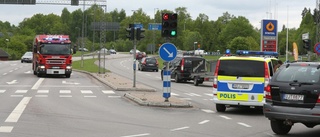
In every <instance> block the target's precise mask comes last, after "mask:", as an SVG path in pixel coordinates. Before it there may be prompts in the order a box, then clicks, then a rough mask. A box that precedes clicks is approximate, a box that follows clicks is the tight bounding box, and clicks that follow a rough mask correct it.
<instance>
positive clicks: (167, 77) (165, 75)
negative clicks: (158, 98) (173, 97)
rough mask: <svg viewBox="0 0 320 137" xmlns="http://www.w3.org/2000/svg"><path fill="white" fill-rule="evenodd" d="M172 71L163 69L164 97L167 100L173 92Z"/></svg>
mask: <svg viewBox="0 0 320 137" xmlns="http://www.w3.org/2000/svg"><path fill="white" fill-rule="evenodd" d="M170 75H171V74H170V71H168V70H164V71H163V97H164V98H165V102H167V101H169V100H168V98H169V97H170V93H171V83H170V82H171V78H170Z"/></svg>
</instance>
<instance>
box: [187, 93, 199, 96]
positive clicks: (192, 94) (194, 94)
mask: <svg viewBox="0 0 320 137" xmlns="http://www.w3.org/2000/svg"><path fill="white" fill-rule="evenodd" d="M184 94H186V95H189V96H191V97H192V96H197V97H201V95H199V94H196V93H184Z"/></svg>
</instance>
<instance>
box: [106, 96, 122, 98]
mask: <svg viewBox="0 0 320 137" xmlns="http://www.w3.org/2000/svg"><path fill="white" fill-rule="evenodd" d="M108 98H121V96H108Z"/></svg>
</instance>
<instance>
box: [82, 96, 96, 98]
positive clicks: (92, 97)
mask: <svg viewBox="0 0 320 137" xmlns="http://www.w3.org/2000/svg"><path fill="white" fill-rule="evenodd" d="M84 97H85V98H95V97H97V96H84Z"/></svg>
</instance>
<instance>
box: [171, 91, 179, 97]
mask: <svg viewBox="0 0 320 137" xmlns="http://www.w3.org/2000/svg"><path fill="white" fill-rule="evenodd" d="M171 95H172V96H179V94H177V93H173V92H171Z"/></svg>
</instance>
